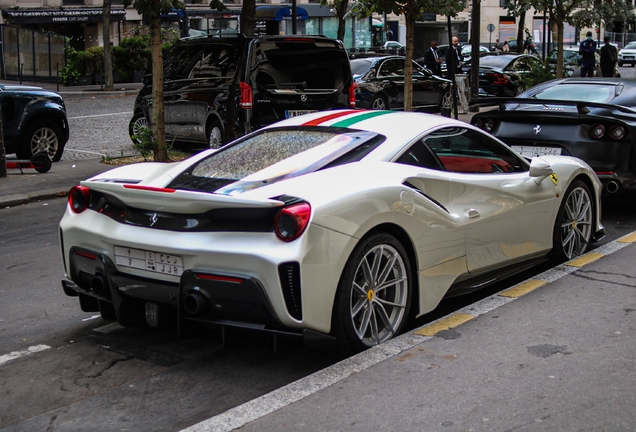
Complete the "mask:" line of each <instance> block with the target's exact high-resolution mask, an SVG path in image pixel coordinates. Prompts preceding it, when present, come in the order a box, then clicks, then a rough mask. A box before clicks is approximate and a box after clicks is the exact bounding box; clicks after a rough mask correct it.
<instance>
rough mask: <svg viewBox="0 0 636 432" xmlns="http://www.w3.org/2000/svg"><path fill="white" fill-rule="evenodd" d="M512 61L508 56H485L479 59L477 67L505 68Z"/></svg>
mask: <svg viewBox="0 0 636 432" xmlns="http://www.w3.org/2000/svg"><path fill="white" fill-rule="evenodd" d="M511 61H512V57H510V56H485V57H482V58H480V59H479V66H486V67H496V68H501V69H503V68H505V67H506V66H508V63H510V62H511Z"/></svg>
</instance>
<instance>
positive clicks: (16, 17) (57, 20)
mask: <svg viewBox="0 0 636 432" xmlns="http://www.w3.org/2000/svg"><path fill="white" fill-rule="evenodd" d="M2 16H3V17H4V19H6V20H8V21H9V22H10V23H11V24H66V23H98V22H102V21H103V19H104V9H103V8H100V9H88V8H78V9H10V10H6V9H5V10H3V11H2ZM125 19H126V10H125V9H111V11H110V20H111V21H123V20H125Z"/></svg>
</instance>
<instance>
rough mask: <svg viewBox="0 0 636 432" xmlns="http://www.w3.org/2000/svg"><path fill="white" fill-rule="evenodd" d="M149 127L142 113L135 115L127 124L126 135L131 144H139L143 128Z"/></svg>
mask: <svg viewBox="0 0 636 432" xmlns="http://www.w3.org/2000/svg"><path fill="white" fill-rule="evenodd" d="M148 127H150V126H149V125H148V119H147V118H146V116H145V115H144V114H143V113H136V114H135V115H134V116H133V118H131V119H130V122H129V123H128V134H129V135H130V139H131V140H132V142H133V143H135V144H139V143H140V142H141V141H142V139H141V135H142V133H143V130H144V128H148Z"/></svg>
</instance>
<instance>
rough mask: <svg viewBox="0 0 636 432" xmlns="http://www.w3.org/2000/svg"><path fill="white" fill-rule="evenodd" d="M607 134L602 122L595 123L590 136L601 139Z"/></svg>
mask: <svg viewBox="0 0 636 432" xmlns="http://www.w3.org/2000/svg"><path fill="white" fill-rule="evenodd" d="M604 135H605V126H603V125H602V124H595V125H593V126H592V128H591V129H590V137H592V138H594V139H601V138H603V136H604Z"/></svg>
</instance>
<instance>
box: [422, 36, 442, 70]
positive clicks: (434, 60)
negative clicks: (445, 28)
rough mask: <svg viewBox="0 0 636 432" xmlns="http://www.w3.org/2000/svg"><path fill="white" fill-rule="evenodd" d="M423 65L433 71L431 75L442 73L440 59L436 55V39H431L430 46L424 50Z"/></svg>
mask: <svg viewBox="0 0 636 432" xmlns="http://www.w3.org/2000/svg"><path fill="white" fill-rule="evenodd" d="M424 66H426V67H427V68H428V69H429V70H430V71H431V72H433V75H437V76H441V75H442V59H441V58H439V56H438V55H437V41H431V47H430V48H429V49H428V50H426V53H425V54H424Z"/></svg>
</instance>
